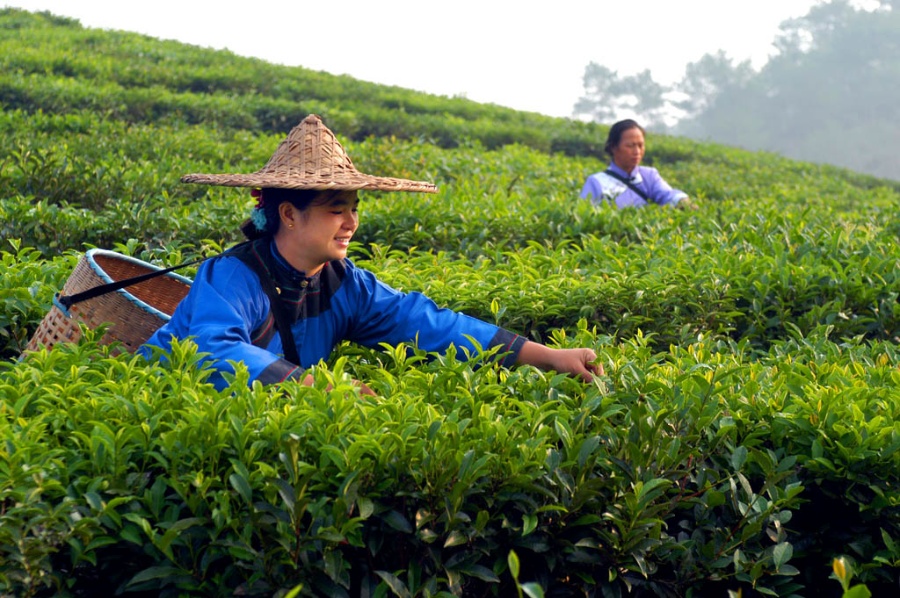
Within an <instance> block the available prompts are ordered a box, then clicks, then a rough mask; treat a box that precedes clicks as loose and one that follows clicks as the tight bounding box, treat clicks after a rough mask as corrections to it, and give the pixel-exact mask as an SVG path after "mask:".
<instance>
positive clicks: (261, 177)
mask: <svg viewBox="0 0 900 598" xmlns="http://www.w3.org/2000/svg"><path fill="white" fill-rule="evenodd" d="M181 180H182V181H184V182H190V183H201V184H208V185H224V186H231V187H249V188H251V189H252V192H251V193H252V194H253V196H254V197H256V198H257V205H256V207H255V208H254V209H253V213H252V214H251V217H250V218H249V219H248V220H247V221H245V222H244V224H243V225H242V226H241V230H242V231H243V232H244V234H245V236H247V238H248V241H247V242H245V243H243V244H241V245H238V246H237V247H235V248H233V249H231V250H229V251H227V252H225V253H224V254H222V255H221V256H218V257H216V258H213V259H210V260H208V261H207V262H205V263H204V264H203V265H202V266H200V268H199V269H198V271H197V276H196V279H195V280H194V283H193V285H192V286H191V290H190V292H189V293H188V295H187V297H185V299H184V300H183V301H182V302H181V303H180V304H179V305H178V308H177V309H176V310H175V313H174V314H173V315H172V318H171V320H169V322H168V323H166V324H165V325H164V326H163V327H162V328H160V329H159V330H158V331H157V332H156V333H155V334H154V335H153V336H152V337H151V338H150V339H149V340H148V341H147V343H146V344H145V345H143V346H142V347H141V349H140V352H141V353H142V354H143V355H145V356H147V357H150V356H153V355H159V356H160V357H162V358H163V359H165V355H166V353H167V352H168V351H169V350H170V349H171V344H172V341H173V339H187V338H191V339H193V340H194V341H195V342H196V343H197V346H198V349H199V351H200V352H201V353H204V354H206V355H207V357H206V359H207V360H208V361H209V362H210V363H211V364H212V366H213V368H214V372H213V376H212V381H213V383H214V384H215V385H216V387H217V388H220V389H221V388H224V387H226V386H227V385H228V380H227V377H228V376H227V375H228V374H230V373H233V372H234V365H233V364H234V363H236V362H243V363H244V364H245V365H246V366H247V369H248V371H249V373H250V382H251V384H252V382H253V381H255V380H258V381H260V382H261V383H263V384H274V383H279V382H283V381H285V380H289V379H298V380H303V381H304V382H305V383H311V376H309V375H304V370H305V368H308V367H311V366H313V365H316V364H317V363H319V362H320V361H322V360H325V359H327V358H328V357H329V355H330V354H331V352H332V350H333V349H334V347H335V346H337V344H338V343H340V342H342V341H344V340H349V341H352V342H355V343H359V344H361V345H364V346H367V347H377V346H378V345H380V344H381V343H388V344H399V343H416V344H417V345H418V347H419V348H421V349H423V350H426V351H440V352H443V351H446V350H447V349H448V348H449V347H450V346H451V345H455V346H457V347H459V348H465V349H466V350H467V353H468V354H471V355H475V354H476V352H477V347H479V346H480V347H483V348H485V349H490V348H494V347H497V348H499V349H500V351H499V354H498V359H500V360H501V364H502V365H507V366H509V365H513V364H530V365H534V366H537V367H540V368H543V369H548V370H556V371H559V372H564V373H567V374H571V375H575V376H578V377H580V378H582V379H584V380H590V379H591V378H592V376H593V374H596V373H602V367H601V366H600V365H597V364H594V363H593V362H594V361H595V360H596V359H597V356H596V354H595V353H594V351H593V350H591V349H586V348H583V349H582V348H576V349H552V348H549V347H546V346H544V345H542V344H539V343H535V342H532V341H528V340H526V339H525V338H523V337H521V336H519V335H517V334H515V333H513V332H510V331H508V330H504V329H502V328H499V327H498V326H495V325H494V324H489V323H487V322H483V321H481V320H478V319H476V318H472V317H470V316H467V315H465V314H461V313H458V312H454V311H452V310H449V309H446V308H440V307H438V306H437V305H436V304H435V303H434V302H433V301H432V300H431V299H429V298H428V297H426V296H425V295H423V294H421V293H417V292H411V293H403V292H400V291H397V290H395V289H393V288H391V287H389V286H388V285H386V284H384V283H383V282H381V281H380V280H378V279H377V278H376V277H375V275H374V274H372V273H371V272H368V271H366V270H363V269H361V268H357V267H356V266H355V265H354V264H353V262H352V261H351V260H350V259H348V258H347V250H348V248H349V246H350V240H351V239H352V238H353V234H354V233H355V232H356V229H357V226H359V217H358V214H357V206H358V205H359V198H358V197H357V192H358V191H359V190H361V189H372V190H382V191H411V192H428V193H433V192H435V191H437V187H436V186H434V185H433V184H431V183H426V182H421V181H411V180H407V179H397V178H390V177H378V176H372V175H368V174H363V173H361V172H359V171H358V170H357V169H356V168H355V167H354V165H353V163H352V161H351V160H350V157H349V156H347V154H346V153H345V152H344V149H343V147H342V146H341V144H340V143H338V141H337V139H336V138H335V136H334V134H333V133H332V132H331V131H330V130H328V128H327V127H325V125H324V124H323V123H322V120H321V119H320V118H319V117H318V116H316V115H310V116H308V117H306V118H305V119H304V120H303V122H301V123H300V124H299V125H298V126H297V127H295V128H294V129H293V130H292V131H291V132H290V133H289V134H288V136H287V138H286V139H285V140H284V141H282V143H281V144H280V145H279V146H278V148H277V150H276V151H275V154H273V156H272V157H271V158H270V159H269V161H268V162H267V163H266V165H265V167H263V169H262V170H260V171H258V172H255V173H252V174H190V175H186V176H184V177H182V179H181ZM154 348H155V349H154ZM361 387H362V390H363V392H371V391H370V390H369V389H368V387H367V386H365V385H364V384H361Z"/></svg>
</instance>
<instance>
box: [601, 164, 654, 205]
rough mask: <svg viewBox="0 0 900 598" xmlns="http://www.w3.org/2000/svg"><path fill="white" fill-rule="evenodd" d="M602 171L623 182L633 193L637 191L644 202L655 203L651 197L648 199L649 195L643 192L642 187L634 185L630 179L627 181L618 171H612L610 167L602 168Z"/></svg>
mask: <svg viewBox="0 0 900 598" xmlns="http://www.w3.org/2000/svg"><path fill="white" fill-rule="evenodd" d="M603 172H605V173H606V174H608V175H609V176H611V177H612V178H614V179H617V180H619V181H622V182H623V183H625V184H626V185H627V186H628V188H629V189H631V190H632V191H634V192H635V193H637V194H638V195H640V196H641V199H643V200H644V201H646V202H648V203H655V202H654V201H653V200H652V199H650V197H649V196H648V195H647V193H646V192H644V190H643V189H641V188H640V187H638V186H637V185H635V184H634V183H632V182H631V181H629V180H628V179H626V178H625V177H623V176H622V175H621V174H619V173H618V172H614V171H613V170H612V169H611V168H607V169H606V170H604V171H603Z"/></svg>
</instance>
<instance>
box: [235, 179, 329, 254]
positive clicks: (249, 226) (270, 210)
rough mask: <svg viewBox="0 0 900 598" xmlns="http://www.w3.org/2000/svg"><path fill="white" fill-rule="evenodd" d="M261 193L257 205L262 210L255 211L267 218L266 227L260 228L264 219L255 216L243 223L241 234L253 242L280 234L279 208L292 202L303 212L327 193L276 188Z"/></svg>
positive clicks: (313, 190)
mask: <svg viewBox="0 0 900 598" xmlns="http://www.w3.org/2000/svg"><path fill="white" fill-rule="evenodd" d="M259 193H260V194H261V195H260V197H259V203H258V204H257V205H262V208H259V207H257V208H254V209H253V211H254V212H256V211H257V210H261V212H262V214H261V215H262V216H264V217H265V219H264V224H265V226H264V227H263V228H262V229H260V228H259V226H258V224H259V222H261V221H263V218H260V217H259V215H254V216H252V217H250V218H248V219H247V220H245V221H244V222H243V223H241V232H242V233H244V236H245V237H247V238H248V239H249V240H251V241H253V240H255V239H259V238H260V237H271V236H273V235H274V234H275V233H276V232H278V224H279V222H280V221H281V216H280V215H279V214H278V206H280V205H281V204H283V203H284V202H286V201H289V202H291V204H292V205H293V206H294V207H295V208H297V209H298V210H300V211H301V212H302V211H303V210H305V209H306V208H308V207H309V206H310V204H311V203H313V201H315V199H316V198H317V197H319V196H320V195H321V194H322V193H326V192H323V191H321V190H318V189H278V188H276V187H266V188H264V189H260V190H259Z"/></svg>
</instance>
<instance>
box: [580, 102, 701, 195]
mask: <svg viewBox="0 0 900 598" xmlns="http://www.w3.org/2000/svg"><path fill="white" fill-rule="evenodd" d="M603 149H604V151H605V152H606V153H607V154H609V156H610V158H612V162H611V163H610V165H609V168H607V169H606V170H605V171H603V172H598V173H596V174H592V175H591V176H589V177H588V179H587V181H585V183H584V187H583V188H582V189H581V197H582V199H590V200H591V203H592V204H594V205H595V206H599V205H602V204H603V203H604V202H609V203H610V204H613V205H615V206H616V207H617V208H640V207H643V206H645V205H647V204H648V203H656V204H660V205H669V206H677V207H679V208H684V207H689V208H694V209H696V207H697V206H696V205H694V204H691V202H690V200H689V199H688V195H687V193H685V192H684V191H680V190H678V189H673V188H672V186H671V185H669V184H668V183H667V182H666V181H664V180H663V178H662V177H661V176H659V172H658V171H657V170H656V169H655V168H651V167H649V166H641V165H640V164H641V159H642V158H643V157H644V129H643V128H642V127H641V126H640V125H639V124H637V123H636V122H635V121H633V120H631V119H627V120H621V121H619V122H617V123H616V124H614V125H613V126H612V127H611V128H610V129H609V136H608V137H607V139H606V146H605V147H604V148H603Z"/></svg>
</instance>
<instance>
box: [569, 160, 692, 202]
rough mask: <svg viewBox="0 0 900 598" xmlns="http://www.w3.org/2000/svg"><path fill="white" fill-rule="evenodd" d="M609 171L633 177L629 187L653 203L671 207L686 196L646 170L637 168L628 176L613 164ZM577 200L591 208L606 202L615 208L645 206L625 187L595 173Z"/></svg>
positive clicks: (654, 173)
mask: <svg viewBox="0 0 900 598" xmlns="http://www.w3.org/2000/svg"><path fill="white" fill-rule="evenodd" d="M609 168H610V169H611V170H612V171H613V172H615V173H617V174H619V175H620V176H623V177H625V178H626V179H627V178H630V177H633V178H632V183H633V184H634V185H635V186H637V187H638V188H640V189H641V190H642V191H644V193H646V194H647V197H649V198H650V200H651V201H652V202H653V203H658V204H660V205H673V206H674V205H676V204H677V203H678V202H679V201H681V200H682V199H684V198H685V197H687V196H688V195H687V193H685V192H684V191H680V190H678V189H673V188H672V186H671V185H669V183H667V182H666V181H665V180H663V178H662V177H661V176H660V174H659V171H657V170H656V169H655V168H652V167H650V166H638V167H637V168H635V169H634V170H633V171H632V172H625V171H624V170H622V169H621V168H619V167H618V166H616V165H615V163H613V164H610V165H609ZM581 198H582V199H590V200H591V203H592V204H594V205H595V206H599V205H601V204H603V203H604V202H609V203H610V204H612V205H615V206H616V207H617V208H640V207H643V206H645V205H647V202H646V201H644V199H643V198H642V197H641V196H640V195H638V194H637V193H635V192H634V191H632V190H631V189H629V188H628V186H627V185H626V184H625V183H623V182H622V181H620V180H618V179H616V178H615V177H612V176H610V175H608V174H607V173H605V172H598V173H595V174H592V175H591V176H589V177H588V178H587V180H586V181H585V182H584V187H582V189H581Z"/></svg>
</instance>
